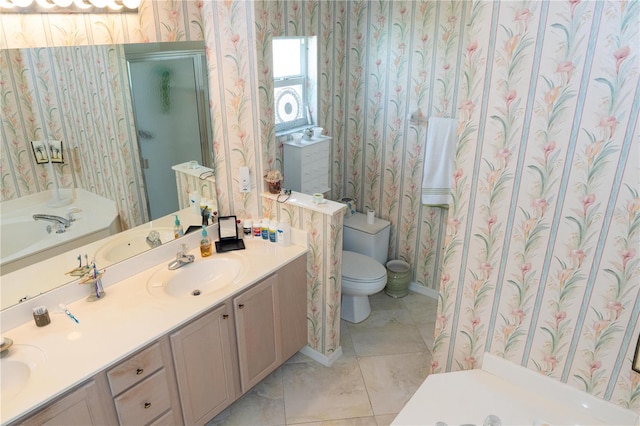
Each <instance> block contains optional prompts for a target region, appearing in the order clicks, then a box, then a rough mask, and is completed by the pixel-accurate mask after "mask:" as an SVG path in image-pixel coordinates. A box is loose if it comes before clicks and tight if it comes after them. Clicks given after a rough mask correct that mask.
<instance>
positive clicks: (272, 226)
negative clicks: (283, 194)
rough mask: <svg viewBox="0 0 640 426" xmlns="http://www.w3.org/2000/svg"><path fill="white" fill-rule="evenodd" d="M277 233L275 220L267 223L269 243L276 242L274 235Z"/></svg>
mask: <svg viewBox="0 0 640 426" xmlns="http://www.w3.org/2000/svg"><path fill="white" fill-rule="evenodd" d="M277 233H278V223H277V222H276V221H275V220H272V221H271V222H269V242H272V243H275V242H276V235H277Z"/></svg>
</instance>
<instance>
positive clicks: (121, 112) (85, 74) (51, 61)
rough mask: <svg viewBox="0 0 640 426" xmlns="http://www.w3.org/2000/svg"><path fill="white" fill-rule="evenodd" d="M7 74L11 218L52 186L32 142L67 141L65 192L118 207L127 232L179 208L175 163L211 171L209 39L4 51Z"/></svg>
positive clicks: (1, 149) (5, 187)
mask: <svg viewBox="0 0 640 426" xmlns="http://www.w3.org/2000/svg"><path fill="white" fill-rule="evenodd" d="M0 75H1V78H2V80H3V85H2V88H0V90H1V91H2V93H0V95H1V96H2V100H1V101H0V102H1V106H2V110H3V117H2V123H1V128H0V130H1V132H0V134H2V140H1V141H0V142H1V144H0V162H1V170H2V180H1V185H2V186H1V188H0V189H1V191H2V200H3V202H2V204H0V210H2V213H3V215H4V214H5V213H11V211H10V209H9V208H7V207H6V206H8V205H10V201H15V200H17V199H21V198H25V197H26V196H29V195H31V194H37V193H40V192H44V191H47V190H51V188H52V176H51V173H50V172H48V171H47V170H45V169H44V166H42V165H38V164H37V163H36V161H35V158H34V155H33V152H32V148H31V146H30V145H31V141H32V140H62V141H63V150H64V163H63V164H58V165H55V169H54V171H53V174H54V175H55V177H56V179H57V181H58V183H59V185H60V187H61V188H79V189H82V190H85V191H88V192H90V193H92V194H96V195H98V196H101V197H103V198H105V199H108V200H111V201H113V202H114V203H115V206H116V211H117V216H118V219H117V221H118V223H117V225H118V226H117V229H118V230H122V231H124V232H127V230H129V229H131V228H135V227H137V226H140V225H142V224H144V223H146V222H148V221H151V220H155V219H157V218H159V217H163V216H166V215H168V214H170V213H172V212H174V211H176V210H178V204H177V195H176V194H175V191H176V179H175V174H174V172H173V170H172V169H171V166H172V165H174V164H179V163H183V162H186V161H192V160H195V161H198V163H199V164H203V165H205V166H208V165H211V164H213V158H212V155H213V154H212V151H211V138H210V136H209V135H210V129H211V125H210V114H209V109H208V105H209V103H208V88H207V80H208V79H207V75H206V63H205V56H204V42H184V43H148V44H142V45H108V46H73V47H55V48H35V49H15V50H11V49H9V50H1V51H0ZM5 201H6V202H5ZM12 238H13V239H19V238H20V236H19V234H18V235H16V236H13V237H12ZM6 244H8V243H7V241H6V240H5V239H3V246H5V245H6ZM78 252H79V253H82V250H81V249H79V250H78ZM34 258H35V257H34ZM99 266H100V267H106V266H109V265H107V264H103V265H99ZM0 269H1V268H0ZM0 273H1V274H3V275H4V274H5V272H4V271H2V270H0ZM73 279H75V278H74V277H71V276H65V275H64V274H62V276H47V282H48V283H50V288H55V287H58V286H60V285H63V284H66V283H68V282H70V281H72V280H73ZM0 290H1V289H0ZM35 295H37V294H30V295H29V296H31V297H33V296H35ZM5 299H6V298H5V297H3V298H2V300H1V306H0V308H2V309H4V308H7V307H9V306H12V305H13V304H15V303H17V302H18V300H10V299H9V300H5Z"/></svg>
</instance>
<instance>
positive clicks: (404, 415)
mask: <svg viewBox="0 0 640 426" xmlns="http://www.w3.org/2000/svg"><path fill="white" fill-rule="evenodd" d="M489 415H494V416H497V417H498V418H499V419H500V421H501V422H502V425H545V424H547V425H639V424H640V416H639V415H638V413H635V412H633V411H631V410H627V409H624V408H622V407H619V406H617V405H614V404H612V403H610V402H608V401H605V400H603V399H600V398H597V397H595V396H593V395H590V394H587V393H586V392H582V391H580V390H579V389H577V388H574V387H572V386H569V385H567V384H565V383H561V382H559V381H557V380H554V379H551V378H549V377H546V376H544V375H541V374H538V373H536V372H535V371H533V370H529V369H528V368H524V367H522V366H520V365H517V364H514V363H512V362H510V361H507V360H505V359H503V358H500V357H497V356H495V355H491V354H489V353H485V354H484V359H483V362H482V369H475V370H469V371H457V372H453V373H442V374H432V375H430V376H428V377H427V379H426V380H425V381H424V383H423V384H422V385H421V386H420V388H418V390H417V391H416V393H415V394H414V395H413V396H412V397H411V399H410V400H409V402H407V404H406V405H405V406H404V408H403V409H402V411H400V413H399V414H398V416H397V417H396V418H395V419H394V421H393V423H392V425H412V426H415V425H435V424H437V423H439V422H441V423H444V424H447V425H449V426H452V425H463V424H474V425H481V424H483V422H484V421H485V419H486V418H487V417H488V416H489Z"/></svg>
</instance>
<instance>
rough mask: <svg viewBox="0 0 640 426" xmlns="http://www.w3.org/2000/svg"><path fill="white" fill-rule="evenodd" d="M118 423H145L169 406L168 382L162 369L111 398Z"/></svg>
mask: <svg viewBox="0 0 640 426" xmlns="http://www.w3.org/2000/svg"><path fill="white" fill-rule="evenodd" d="M113 401H114V402H115V404H116V411H117V412H118V418H119V419H120V424H123V425H140V424H147V423H149V422H150V421H151V420H153V419H155V418H156V417H158V416H159V415H160V414H162V413H164V412H165V411H167V410H168V409H170V408H171V398H170V397H169V384H168V383H167V373H166V371H165V370H164V369H162V370H160V371H158V372H157V373H155V374H154V375H152V376H151V377H149V378H147V379H146V380H144V381H143V382H141V383H139V384H137V385H136V386H134V387H133V388H131V389H129V390H128V391H126V392H125V393H123V394H122V395H120V396H119V397H117V398H114V400H113Z"/></svg>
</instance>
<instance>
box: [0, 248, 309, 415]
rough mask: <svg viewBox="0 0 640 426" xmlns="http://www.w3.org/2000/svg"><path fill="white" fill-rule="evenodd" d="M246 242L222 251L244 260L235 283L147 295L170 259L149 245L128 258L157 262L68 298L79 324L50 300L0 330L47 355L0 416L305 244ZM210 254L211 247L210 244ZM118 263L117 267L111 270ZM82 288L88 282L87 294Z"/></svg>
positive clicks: (123, 351)
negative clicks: (41, 313) (95, 293)
mask: <svg viewBox="0 0 640 426" xmlns="http://www.w3.org/2000/svg"><path fill="white" fill-rule="evenodd" d="M189 237H190V240H193V241H195V240H196V239H197V238H198V236H185V237H184V238H185V239H186V238H189ZM181 240H182V239H181ZM177 242H178V240H177V241H176V243H177ZM169 244H172V243H169ZM167 245H168V244H167ZM245 245H246V247H247V248H246V250H240V251H234V252H229V253H225V254H224V256H238V257H241V258H242V259H244V260H243V261H244V262H245V264H246V265H250V267H249V268H246V270H245V271H244V272H243V273H242V274H241V275H240V277H239V278H238V279H237V280H236V282H235V283H233V284H231V285H229V286H226V287H224V288H222V289H220V290H218V291H215V292H213V293H209V294H202V295H200V296H198V297H189V298H182V299H179V298H171V297H166V296H154V295H151V294H150V293H149V292H148V291H147V280H148V278H149V277H150V276H151V275H152V274H153V272H155V271H156V270H158V269H161V268H166V267H167V263H168V260H171V259H170V258H169V259H167V258H166V254H167V250H166V249H165V250H164V253H162V254H161V253H160V252H161V250H159V249H156V250H152V251H151V252H148V253H145V254H141V255H139V256H136V258H134V259H131V262H136V263H147V264H148V263H149V262H151V261H155V262H156V266H154V267H151V268H148V269H146V270H144V271H142V272H139V273H136V274H135V275H133V276H129V277H126V278H124V279H121V280H120V281H118V282H116V283H113V284H111V285H108V286H106V287H105V291H106V297H105V298H104V299H102V300H99V301H97V302H87V301H86V299H85V297H83V298H82V299H80V300H77V301H75V302H73V303H67V307H68V308H69V310H70V311H71V313H73V314H74V315H75V316H76V317H77V318H78V320H79V323H78V324H76V323H74V322H73V321H72V320H71V319H69V318H68V317H67V316H66V315H64V314H63V313H61V312H59V309H58V308H57V306H53V305H49V306H48V309H49V313H50V317H51V324H49V325H47V326H45V327H41V328H38V327H36V325H35V322H34V321H28V322H26V323H24V324H22V325H20V326H18V327H16V328H13V329H11V330H7V331H5V332H4V334H3V335H4V337H8V338H11V339H12V340H13V342H14V348H10V349H9V351H11V350H12V349H15V348H17V349H20V345H32V346H35V347H37V348H39V349H41V350H42V351H43V352H44V355H45V357H46V359H45V360H44V362H43V364H42V365H40V366H39V367H38V368H37V369H35V372H34V374H33V375H32V377H31V379H30V380H29V383H28V384H27V386H26V387H25V388H24V389H22V390H21V391H20V393H19V394H18V395H16V396H15V397H12V398H9V399H8V400H6V401H5V400H4V399H3V400H2V409H1V412H0V421H1V423H2V424H5V423H8V422H9V421H12V420H15V419H17V418H18V417H20V416H22V415H24V414H26V413H27V412H29V411H31V410H33V409H35V408H39V407H41V406H43V405H45V404H46V403H47V402H48V401H50V400H51V399H52V398H54V397H56V396H59V395H61V394H63V393H64V392H66V391H68V390H70V389H71V388H73V387H74V386H76V385H78V384H80V383H82V382H83V381H85V380H87V379H89V378H90V377H92V376H93V375H95V374H96V373H98V372H100V371H102V370H104V369H105V368H107V367H109V366H111V365H113V364H115V363H117V362H119V361H121V360H122V359H124V358H126V357H127V356H129V355H131V354H133V353H135V352H136V351H138V350H139V349H141V348H142V347H144V346H146V345H147V344H149V343H151V342H153V341H154V340H156V339H158V338H159V337H161V336H163V335H165V334H166V333H167V332H169V331H171V330H173V329H175V328H176V327H179V326H180V325H182V324H184V323H186V322H188V321H189V320H191V319H193V318H195V317H197V316H198V315H200V314H202V313H204V312H206V311H207V310H209V309H210V308H211V307H214V306H215V305H217V304H219V303H220V302H222V301H224V300H225V299H227V298H228V297H230V296H233V295H235V294H237V293H239V292H240V291H242V290H243V289H245V288H247V287H249V286H251V285H252V284H254V283H256V282H257V281H259V280H260V279H262V278H264V277H266V276H268V275H269V274H271V273H273V272H274V271H275V270H277V269H279V268H280V267H282V266H283V265H285V264H287V263H289V262H291V261H293V260H294V259H296V258H298V257H299V256H302V255H304V254H305V253H306V252H307V249H306V247H305V246H303V245H290V246H288V247H283V246H279V245H278V244H275V243H269V242H266V241H263V240H258V239H255V240H253V239H248V240H245ZM190 246H191V247H193V246H194V244H193V243H191V244H190ZM190 253H191V254H194V255H195V257H196V260H195V261H196V262H198V261H202V260H203V259H202V258H201V257H200V252H199V248H198V247H196V248H195V249H194V250H191V251H190ZM174 255H175V253H174ZM212 256H217V254H216V253H215V252H214V254H213V255H212ZM131 262H123V263H122V264H120V265H122V266H119V265H114V266H113V267H112V268H110V270H108V271H107V274H105V278H106V277H107V276H108V275H109V274H112V275H113V277H122V276H123V274H124V275H126V271H123V270H122V268H123V267H126V266H127V265H131V264H132V263H131ZM189 266H190V265H187V266H184V268H189ZM118 267H120V269H121V270H117V268H118ZM88 291H89V290H88V289H87V294H88ZM49 300H53V299H51V298H50V299H49Z"/></svg>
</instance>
